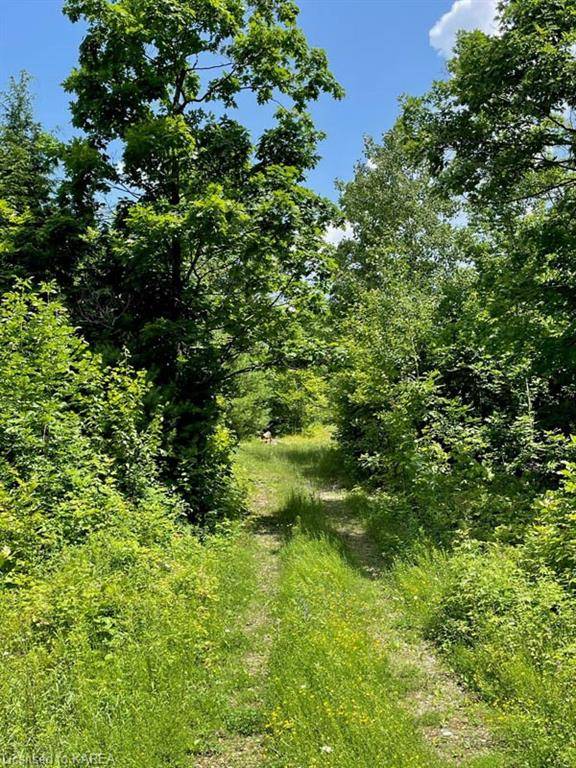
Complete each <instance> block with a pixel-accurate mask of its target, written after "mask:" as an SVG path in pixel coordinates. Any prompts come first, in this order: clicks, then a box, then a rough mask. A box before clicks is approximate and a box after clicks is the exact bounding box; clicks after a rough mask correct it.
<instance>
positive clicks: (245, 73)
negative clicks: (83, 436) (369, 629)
mask: <svg viewBox="0 0 576 768" xmlns="http://www.w3.org/2000/svg"><path fill="white" fill-rule="evenodd" d="M65 12H66V13H67V14H68V16H69V17H70V19H71V20H72V21H78V20H80V19H83V21H84V22H85V24H86V25H87V33H86V36H85V38H84V41H83V42H82V45H81V48H80V61H79V66H78V67H77V69H75V70H74V71H73V72H72V74H71V75H70V77H69V78H68V80H67V81H66V88H67V90H68V91H70V92H71V93H73V94H74V97H75V98H74V101H73V104H72V114H73V121H74V124H75V126H76V127H78V128H80V129H82V130H83V132H84V134H85V138H84V139H83V140H82V141H76V142H75V144H74V146H73V147H72V148H71V154H70V159H69V163H68V168H69V172H70V180H69V184H70V185H71V186H72V187H74V189H75V194H76V196H77V197H78V196H79V197H80V198H81V197H82V184H83V183H85V187H84V189H85V190H87V192H86V194H85V198H86V201H87V200H88V199H89V198H90V197H91V198H92V199H94V194H95V193H96V192H98V191H105V192H106V193H109V192H113V193H114V194H115V195H116V197H117V202H116V203H115V205H114V211H113V215H112V217H111V219H110V220H109V223H110V225H111V229H110V233H109V240H108V245H107V247H106V248H105V249H104V251H103V254H104V256H105V258H106V259H109V260H111V261H112V262H113V264H114V269H113V270H112V274H113V278H114V280H113V283H112V284H111V285H110V294H111V304H112V306H113V307H115V308H116V309H117V313H116V315H115V316H114V318H113V323H112V324H113V328H112V329H111V330H110V329H109V332H108V335H107V336H106V334H105V333H103V332H102V335H103V336H105V337H106V340H107V341H108V342H111V343H113V344H114V345H116V346H117V347H120V346H123V345H127V346H128V347H129V348H130V350H131V352H132V354H133V359H134V361H135V363H136V364H137V365H140V366H143V367H145V368H147V369H148V370H150V372H151V374H152V376H153V378H154V380H155V382H156V384H157V386H158V392H159V396H160V397H161V398H163V399H164V400H166V401H167V403H168V410H167V466H168V467H169V471H170V474H171V476H172V477H173V478H174V479H175V480H176V481H177V483H178V484H179V486H180V487H181V488H183V489H184V490H186V491H187V495H188V498H189V500H190V501H191V503H192V505H193V508H194V509H195V512H196V513H197V514H201V513H203V512H204V511H205V510H206V509H208V508H211V507H214V505H215V504H217V501H216V500H215V498H214V493H213V492H212V491H213V488H214V486H215V483H214V481H213V478H212V479H211V478H210V474H209V465H210V450H211V449H210V445H211V439H212V436H213V434H214V425H215V422H216V418H217V414H218V410H219V408H218V402H217V396H218V394H219V393H222V392H224V391H225V390H226V387H227V386H228V384H229V382H230V380H231V378H233V377H234V376H236V375H238V374H239V373H240V372H241V371H242V370H243V367H242V366H240V365H238V361H239V360H242V359H245V356H246V354H249V355H251V361H250V363H249V364H248V367H249V368H252V367H259V366H265V365H270V364H273V363H275V362H278V361H282V360H286V359H287V358H289V357H291V356H294V355H298V353H299V346H300V340H302V338H303V334H302V330H301V329H302V323H303V322H305V320H306V317H307V312H308V311H309V310H310V309H311V308H313V307H314V306H315V305H316V304H318V303H319V302H320V301H321V296H322V292H321V290H320V285H319V280H320V279H321V278H322V275H323V273H324V272H325V265H324V261H323V257H322V248H321V245H322V234H323V231H324V229H325V226H326V223H327V222H328V220H329V218H330V216H331V215H332V211H331V207H330V206H329V204H328V203H327V202H326V201H325V200H323V199H321V198H320V197H318V196H317V195H315V194H314V193H312V192H311V191H309V190H308V189H306V188H305V187H304V186H303V185H302V182H303V180H304V178H305V175H306V172H307V171H308V170H309V169H311V168H313V167H314V165H315V164H316V161H317V159H318V156H317V154H316V144H317V142H318V140H319V139H320V138H321V134H320V133H319V132H318V131H317V130H316V129H315V128H314V125H313V123H312V120H311V118H310V116H309V114H308V112H307V104H308V103H309V102H311V101H314V100H315V99H317V98H318V97H319V96H320V95H321V94H322V93H328V94H332V95H333V96H336V97H339V96H340V95H341V89H340V87H339V86H338V85H337V83H336V81H335V80H334V78H333V77H332V75H331V74H330V72H329V70H328V67H327V63H326V57H325V54H324V53H323V52H322V51H320V50H318V49H314V48H310V47H309V46H308V44H307V42H306V39H305V37H304V35H303V33H302V32H301V30H300V29H299V28H298V26H297V23H296V20H297V15H298V10H297V8H296V6H295V5H294V4H293V3H292V2H289V1H288V0H250V1H248V0H115V1H113V0H68V2H66V4H65ZM246 99H249V100H250V109H252V110H253V109H255V108H257V107H258V106H259V107H261V109H262V112H263V113H264V114H266V110H265V109H264V107H265V105H268V104H275V105H277V108H276V112H275V114H274V117H273V122H272V125H271V126H270V127H269V128H267V129H266V130H264V131H263V132H262V134H261V135H260V137H259V138H258V139H257V140H256V141H255V142H253V141H252V139H251V137H250V134H249V131H248V130H247V128H246V127H245V126H244V125H243V124H242V122H240V120H239V115H240V114H241V113H242V110H241V109H240V106H241V105H245V104H246ZM281 101H283V102H284V103H283V105H280V102H281ZM114 152H116V153H120V156H121V157H120V158H117V159H116V160H114V159H113V153H114ZM112 314H114V313H112ZM207 473H208V474H207Z"/></svg>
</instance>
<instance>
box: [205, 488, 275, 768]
mask: <svg viewBox="0 0 576 768" xmlns="http://www.w3.org/2000/svg"><path fill="white" fill-rule="evenodd" d="M251 507H252V510H253V513H252V516H251V518H250V520H249V521H248V527H249V530H250V532H251V533H252V535H253V537H254V543H255V547H256V553H255V557H256V561H257V563H258V571H257V588H256V593H255V595H254V598H253V600H252V604H251V606H250V609H249V613H248V617H247V621H246V626H245V632H246V636H247V639H248V646H249V650H248V652H247V654H246V655H245V656H244V658H243V660H242V663H243V665H244V666H245V668H246V670H247V671H248V673H249V675H250V677H251V680H252V683H251V690H250V699H252V701H251V705H252V707H253V708H254V710H255V711H258V712H260V713H262V712H263V711H264V701H263V696H264V690H265V684H266V672H267V662H268V655H269V653H270V647H271V644H272V639H273V632H274V623H273V619H272V617H271V606H272V603H273V602H274V599H275V593H276V586H277V582H278V572H279V559H278V551H279V549H280V546H281V536H280V533H279V530H278V525H277V523H276V522H275V520H274V517H273V516H272V511H273V510H272V504H271V502H270V499H269V498H268V496H267V494H266V491H265V489H261V490H259V491H258V492H257V493H256V494H255V496H254V497H253V499H252V501H251ZM254 730H255V732H254V733H249V734H233V733H232V734H231V733H223V734H221V735H220V737H219V739H218V742H217V745H216V748H215V749H214V751H213V752H212V753H211V754H209V755H203V756H201V757H197V758H196V760H195V762H194V768H258V767H259V766H263V765H264V764H265V749H264V733H263V727H262V723H260V724H259V726H258V727H256V728H255V729H254Z"/></svg>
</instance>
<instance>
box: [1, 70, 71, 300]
mask: <svg viewBox="0 0 576 768" xmlns="http://www.w3.org/2000/svg"><path fill="white" fill-rule="evenodd" d="M57 150H58V145H57V142H56V141H55V139H54V138H53V137H52V136H51V135H49V134H48V133H46V132H45V131H44V130H42V127H41V126H40V124H39V123H38V122H37V121H36V120H35V119H34V113H33V108H32V97H31V95H30V76H29V75H28V74H26V73H25V72H22V73H21V74H20V77H19V78H18V79H15V78H11V79H10V84H9V87H8V90H7V92H6V93H5V94H3V97H2V102H1V105H0V227H1V231H2V234H1V245H0V257H1V262H0V264H1V266H0V270H1V274H0V283H1V284H2V286H3V287H4V288H5V289H6V288H7V287H8V286H9V285H10V283H11V282H12V281H13V279H14V277H35V278H38V279H44V278H47V277H50V276H51V271H52V266H53V265H52V264H51V262H50V258H49V252H48V253H47V248H46V239H47V234H46V230H45V226H46V223H47V221H48V220H49V218H50V216H51V215H52V213H53V211H52V195H53V184H54V179H53V172H54V170H55V167H56V164H57ZM48 251H49V249H48Z"/></svg>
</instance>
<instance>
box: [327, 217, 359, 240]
mask: <svg viewBox="0 0 576 768" xmlns="http://www.w3.org/2000/svg"><path fill="white" fill-rule="evenodd" d="M353 238H354V230H353V229H352V225H351V224H350V223H348V222H346V224H345V225H344V226H343V227H334V226H333V225H332V224H330V225H329V226H328V227H327V228H326V232H325V233H324V240H325V241H326V242H327V243H330V244H331V245H338V244H339V243H341V242H342V240H352V239H353Z"/></svg>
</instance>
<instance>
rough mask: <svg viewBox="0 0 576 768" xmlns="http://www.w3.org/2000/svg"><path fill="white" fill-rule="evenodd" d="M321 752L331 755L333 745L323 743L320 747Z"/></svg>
mask: <svg viewBox="0 0 576 768" xmlns="http://www.w3.org/2000/svg"><path fill="white" fill-rule="evenodd" d="M320 752H324V753H325V754H327V755H329V754H330V752H332V747H331V746H329V745H328V744H323V745H322V746H321V747H320Z"/></svg>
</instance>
